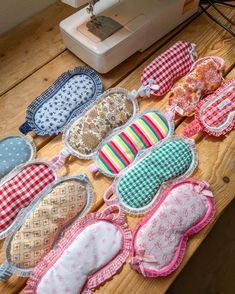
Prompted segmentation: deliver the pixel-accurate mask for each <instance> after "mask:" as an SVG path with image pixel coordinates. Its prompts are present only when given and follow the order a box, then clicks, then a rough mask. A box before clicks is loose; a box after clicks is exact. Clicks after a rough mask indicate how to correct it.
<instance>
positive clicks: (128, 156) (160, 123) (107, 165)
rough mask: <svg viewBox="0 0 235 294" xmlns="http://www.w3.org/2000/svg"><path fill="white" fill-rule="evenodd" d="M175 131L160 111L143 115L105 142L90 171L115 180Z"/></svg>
mask: <svg viewBox="0 0 235 294" xmlns="http://www.w3.org/2000/svg"><path fill="white" fill-rule="evenodd" d="M173 130H174V125H173V123H172V121H171V120H170V119H168V118H167V116H166V115H164V114H162V113H160V112H158V111H156V110H153V111H147V112H145V113H142V114H140V115H138V116H137V117H135V118H134V119H133V120H132V122H130V123H129V125H128V126H127V127H124V128H122V129H121V130H118V132H116V134H114V135H113V134H112V135H111V136H110V137H109V138H107V140H105V142H104V144H103V146H102V147H101V148H100V150H99V152H98V155H97V158H96V162H95V163H94V164H92V165H91V166H90V170H91V171H92V172H93V173H95V172H97V171H100V172H101V173H103V174H105V175H107V176H111V177H114V176H116V175H117V174H119V172H120V171H121V170H123V169H125V168H126V167H127V166H128V165H130V164H131V163H132V162H133V161H134V159H135V158H136V156H137V155H138V153H139V152H140V151H142V150H145V149H147V148H149V147H151V146H152V145H154V144H156V143H158V142H159V141H160V140H162V139H164V138H166V137H168V136H170V135H172V133H173Z"/></svg>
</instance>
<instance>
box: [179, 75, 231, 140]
mask: <svg viewBox="0 0 235 294" xmlns="http://www.w3.org/2000/svg"><path fill="white" fill-rule="evenodd" d="M234 124H235V78H233V79H231V80H228V81H227V82H226V83H225V84H224V85H222V86H221V87H220V88H218V89H217V91H216V92H214V93H213V94H211V95H210V96H208V97H207V98H205V99H204V100H202V101H201V102H200V103H199V105H198V107H197V109H196V115H195V120H194V121H193V122H192V123H190V124H189V125H188V126H187V127H186V128H185V130H184V132H183V133H184V135H185V136H187V137H191V136H193V135H195V134H196V133H198V132H200V131H203V132H206V133H207V134H209V135H212V136H216V137H218V136H221V135H225V134H227V133H228V132H230V131H231V130H232V129H233V128H234Z"/></svg>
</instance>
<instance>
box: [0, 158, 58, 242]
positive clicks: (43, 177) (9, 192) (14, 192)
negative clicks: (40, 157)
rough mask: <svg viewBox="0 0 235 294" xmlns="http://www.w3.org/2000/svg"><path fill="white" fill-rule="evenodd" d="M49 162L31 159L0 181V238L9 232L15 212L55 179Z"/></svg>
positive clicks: (26, 204) (54, 173) (15, 215)
mask: <svg viewBox="0 0 235 294" xmlns="http://www.w3.org/2000/svg"><path fill="white" fill-rule="evenodd" d="M56 177H57V175H56V171H55V169H54V167H53V166H52V165H51V164H50V163H49V162H44V161H36V160H35V161H31V162H30V163H26V164H23V165H19V166H17V167H16V168H15V169H14V170H12V171H11V172H10V173H9V174H8V175H7V176H6V177H5V178H3V179H2V181H1V182H0V212H1V214H0V239H2V238H5V237H6V236H7V235H8V234H9V230H10V229H11V226H12V223H13V222H14V220H15V219H16V217H17V214H18V213H19V212H20V211H21V210H22V209H23V208H24V207H26V206H28V205H29V204H30V202H31V201H32V200H33V199H34V197H35V196H36V195H37V194H38V193H40V192H41V191H42V190H43V189H45V188H46V187H48V185H49V184H51V183H52V182H54V181H55V180H56Z"/></svg>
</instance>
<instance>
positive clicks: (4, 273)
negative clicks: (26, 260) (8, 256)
mask: <svg viewBox="0 0 235 294" xmlns="http://www.w3.org/2000/svg"><path fill="white" fill-rule="evenodd" d="M11 276H12V271H11V268H10V266H9V265H8V264H7V265H6V264H2V265H1V266H0V281H3V282H5V281H7V280H8V279H9V278H10V277H11Z"/></svg>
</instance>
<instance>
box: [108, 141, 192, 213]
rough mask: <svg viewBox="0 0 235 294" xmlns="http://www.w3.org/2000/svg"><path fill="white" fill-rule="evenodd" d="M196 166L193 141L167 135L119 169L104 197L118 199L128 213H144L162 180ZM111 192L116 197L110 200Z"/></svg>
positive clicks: (182, 175) (189, 171)
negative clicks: (123, 169) (127, 165)
mask: <svg viewBox="0 0 235 294" xmlns="http://www.w3.org/2000/svg"><path fill="white" fill-rule="evenodd" d="M196 166H197V155H196V151H195V149H194V141H192V140H190V139H186V138H181V137H176V136H173V137H170V138H167V139H165V140H163V141H161V142H160V143H158V144H157V145H156V146H153V147H151V148H150V149H149V150H147V151H145V152H143V153H142V154H141V155H140V156H139V158H137V159H136V160H135V162H134V163H133V164H132V165H130V166H129V167H128V168H127V169H126V170H125V171H123V172H122V173H120V175H119V176H118V177H117V179H115V183H114V185H112V186H111V187H110V188H109V189H108V190H107V192H106V194H105V195H104V199H105V201H106V202H107V203H110V201H111V203H116V202H117V201H119V202H120V204H121V205H122V207H123V208H124V210H126V211H127V212H129V213H131V214H143V213H145V212H146V211H148V210H149V209H150V208H151V207H152V205H153V204H154V203H155V201H156V199H157V198H158V196H159V193H160V190H161V187H162V186H163V184H166V183H168V182H171V181H175V180H178V179H181V178H185V177H187V176H190V175H191V174H192V173H193V171H194V169H195V168H196ZM113 193H114V194H115V195H116V197H117V198H115V199H113V200H110V199H109V198H110V197H111V195H112V194H113Z"/></svg>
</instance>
